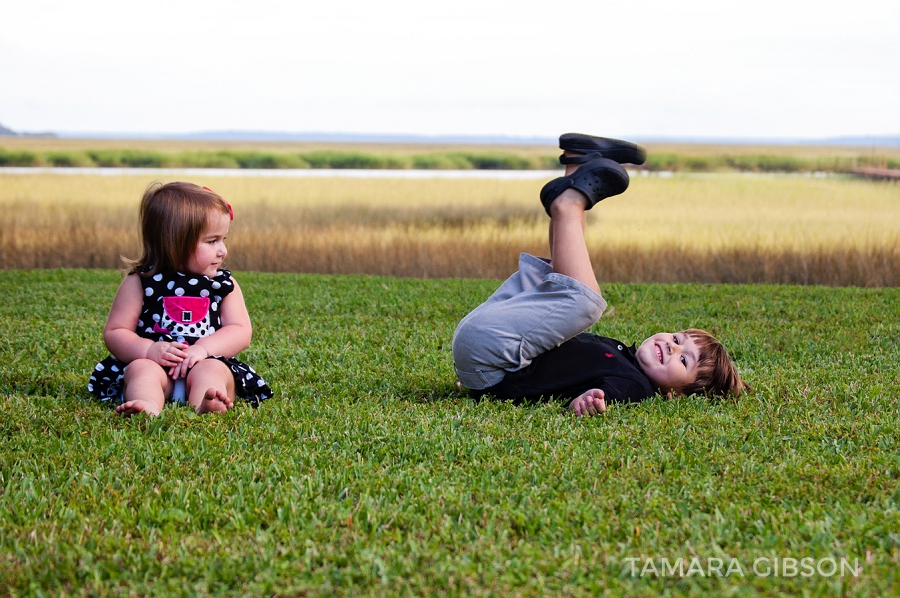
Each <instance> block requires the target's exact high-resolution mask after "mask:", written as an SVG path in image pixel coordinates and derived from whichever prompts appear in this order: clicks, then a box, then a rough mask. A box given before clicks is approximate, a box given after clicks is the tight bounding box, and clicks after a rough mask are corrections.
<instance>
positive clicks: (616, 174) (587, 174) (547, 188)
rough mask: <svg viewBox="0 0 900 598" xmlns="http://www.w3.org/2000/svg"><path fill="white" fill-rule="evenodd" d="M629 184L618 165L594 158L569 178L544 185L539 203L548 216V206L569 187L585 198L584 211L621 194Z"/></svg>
mask: <svg viewBox="0 0 900 598" xmlns="http://www.w3.org/2000/svg"><path fill="white" fill-rule="evenodd" d="M629 182H630V181H629V178H628V173H627V172H625V169H624V168H622V167H621V166H620V165H619V164H617V163H615V162H613V161H612V160H608V159H606V158H594V159H593V160H591V161H590V162H587V163H585V164H584V165H582V166H580V167H579V168H578V170H576V171H575V172H573V173H572V174H570V175H569V176H563V177H559V178H558V179H553V180H552V181H550V182H549V183H547V184H546V185H544V188H543V189H541V203H542V204H544V209H545V210H547V214H548V215H549V214H550V204H552V203H553V201H554V200H555V199H556V198H557V197H559V196H560V194H561V193H562V192H563V191H565V190H566V189H569V188H570V187H571V188H572V189H575V190H576V191H579V192H581V194H582V195H584V196H585V197H586V198H587V200H588V206H587V207H586V208H585V209H586V210H590V209H591V208H593V207H594V206H595V205H596V204H597V202H599V201H602V200H603V199H606V198H607V197H612V196H613V195H619V194H620V193H623V192H624V191H625V190H626V189H628V183H629Z"/></svg>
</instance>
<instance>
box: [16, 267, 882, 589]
mask: <svg viewBox="0 0 900 598" xmlns="http://www.w3.org/2000/svg"><path fill="white" fill-rule="evenodd" d="M238 279H239V280H240V282H241V284H242V287H243V288H244V292H245V295H246V297H247V301H248V307H249V309H250V314H251V316H252V317H253V321H254V325H255V335H254V342H253V345H252V346H251V348H250V349H249V350H247V351H246V352H245V353H244V354H243V358H244V359H245V360H246V361H248V362H249V363H251V364H253V365H255V366H256V367H257V369H259V370H260V371H261V372H262V373H263V375H265V377H266V378H267V379H268V380H269V381H270V382H271V384H272V386H273V388H275V390H276V397H275V398H273V399H271V400H269V401H267V402H265V403H264V404H263V405H262V406H261V407H260V408H259V409H258V410H253V409H251V408H249V407H247V406H245V405H239V406H238V407H237V408H236V409H234V410H232V411H231V412H229V413H227V414H225V415H222V416H206V417H198V416H196V415H194V414H193V413H192V412H190V411H189V410H188V409H185V408H178V407H173V406H168V407H167V408H166V409H165V411H164V412H163V415H162V416H160V417H157V418H148V417H145V416H139V417H135V418H133V419H131V420H123V419H120V418H118V417H117V416H115V414H114V413H112V412H111V410H109V409H108V408H107V407H105V406H103V405H100V404H98V403H97V402H95V401H93V400H92V399H91V398H90V396H89V395H88V394H87V392H86V390H85V389H84V387H85V384H86V381H87V374H88V372H89V370H90V368H91V367H92V365H93V364H94V362H96V361H97V360H98V359H100V358H101V357H103V356H104V355H105V349H104V347H103V343H102V340H101V337H100V330H101V327H102V325H103V321H104V318H105V316H106V311H107V309H108V307H109V304H110V301H111V299H112V296H113V294H114V292H115V289H116V286H117V284H118V281H119V276H118V274H116V273H115V272H113V271H109V270H48V271H2V272H0V293H2V295H0V296H2V298H3V299H2V301H0V326H2V331H3V334H2V337H0V338H2V340H0V388H2V392H3V394H4V397H3V398H4V400H3V401H2V403H0V474H2V476H0V491H2V497H0V579H2V580H3V582H4V586H3V588H4V591H3V593H4V594H10V595H123V594H135V595H149V594H170V593H176V594H183V595H184V594H186V595H202V596H205V595H234V594H251V595H279V596H305V595H354V596H356V595H428V594H447V595H463V594H465V595H525V596H532V595H564V596H568V595H571V596H594V595H602V594H609V595H629V596H632V595H646V596H656V595H659V594H661V593H667V594H671V595H682V594H705V593H709V594H717V595H724V594H728V595H738V596H744V595H746V596H756V595H783V594H793V595H840V596H879V595H884V594H888V593H896V592H897V590H898V583H900V574H898V571H900V569H898V564H900V512H898V504H900V485H898V478H900V437H898V433H897V430H898V423H900V415H898V409H897V397H898V394H900V378H898V367H897V364H898V362H900V289H896V288H883V289H860V288H852V287H850V288H828V287H816V286H810V287H797V286H774V285H752V286H751V285H685V284H669V285H662V284H614V285H606V286H605V287H604V295H605V296H606V297H607V299H608V300H609V302H610V304H611V305H612V306H613V307H614V308H615V309H614V311H613V312H612V314H610V315H609V316H607V317H604V319H603V320H601V322H600V324H599V325H598V326H597V327H596V329H595V331H596V332H600V333H603V334H607V335H609V336H613V337H615V338H620V339H623V340H626V341H628V342H634V341H640V340H642V339H643V338H645V337H646V336H648V335H649V334H651V333H652V332H655V331H657V330H660V329H680V328H684V327H688V326H697V327H702V328H707V329H709V330H710V331H712V332H713V333H714V334H716V335H718V336H719V337H720V338H721V339H722V340H723V341H724V342H725V344H726V345H727V346H728V347H729V348H730V350H731V352H732V354H733V355H734V357H735V359H736V361H737V363H738V365H739V367H740V369H741V371H742V373H743V375H744V377H745V378H746V379H747V380H748V381H749V382H750V384H752V385H753V386H754V388H755V390H754V391H753V392H751V393H750V394H749V395H748V396H746V397H745V398H742V399H740V400H737V401H734V400H729V401H724V402H716V401H711V400H707V399H702V398H688V399H683V400H664V399H661V398H658V399H653V400H650V401H647V402H645V403H643V404H641V405H637V406H633V407H628V408H625V407H613V408H612V409H611V410H610V411H608V412H607V413H606V414H605V415H603V416H599V417H595V418H590V419H588V418H585V419H577V418H575V417H572V416H571V415H570V414H569V413H567V412H566V411H565V410H564V409H562V408H561V407H560V406H559V405H557V404H553V403H549V404H543V405H513V404H509V403H501V402H494V401H489V400H488V401H481V402H477V401H473V400H472V399H470V398H469V397H468V396H467V395H466V394H465V393H463V392H461V391H459V390H457V389H456V387H455V385H454V377H453V375H452V359H451V354H450V350H449V345H450V339H451V335H452V332H453V328H454V326H455V324H456V322H457V321H458V320H459V318H461V317H462V316H463V315H464V314H465V313H466V312H467V311H468V310H470V309H471V308H473V307H474V306H475V305H477V304H478V303H479V302H480V301H482V300H483V299H485V298H486V297H487V295H488V294H489V293H490V292H491V291H492V290H493V288H494V287H495V285H496V284H497V281H496V280H463V279H445V280H437V279H432V280H413V279H398V278H387V277H370V276H321V275H302V274H263V273H243V274H242V273H240V272H239V273H238ZM679 558H682V559H683V561H684V562H685V565H684V570H685V572H686V575H684V576H683V577H682V576H680V575H677V574H671V575H668V574H665V573H666V570H665V568H664V567H663V566H662V564H663V561H662V559H666V562H668V563H675V562H676V561H677V559H679ZM694 558H696V559H698V561H697V562H698V563H702V569H701V571H702V572H703V573H707V575H704V574H700V573H698V572H697V568H696V567H695V568H694V569H693V573H690V574H688V572H689V571H690V570H689V567H688V564H687V563H689V562H692V561H691V559H694ZM804 558H806V559H810V560H809V562H810V563H814V565H813V566H814V567H815V566H818V570H817V571H816V570H814V573H813V575H804V574H803V573H808V571H809V570H808V569H802V568H798V569H797V570H796V572H795V573H794V574H793V575H791V571H792V570H791V569H790V559H796V560H797V562H798V563H799V562H801V561H802V559H804ZM709 559H722V561H723V562H724V563H725V566H723V567H721V569H720V570H719V571H721V573H722V574H723V575H721V576H720V575H718V574H716V570H715V569H714V568H713V569H710V567H709ZM758 559H762V561H758ZM648 560H649V562H650V563H651V565H653V567H654V568H655V569H656V570H657V571H658V572H659V571H661V572H660V573H659V574H657V575H654V574H653V573H652V572H649V571H645V574H644V575H641V574H640V573H641V571H642V570H644V569H646V563H647V562H648ZM845 561H846V562H849V563H851V564H853V563H855V564H856V566H857V569H855V572H856V573H857V574H856V575H854V574H851V573H849V572H848V571H847V570H844V571H843V573H844V574H843V575H841V574H840V573H841V571H840V570H839V571H838V573H837V574H833V575H827V573H829V572H830V571H831V565H830V564H829V563H832V562H833V563H837V564H838V565H840V564H841V563H842V562H845ZM635 562H636V563H637V565H636V567H635V568H636V572H635V574H634V575H632V570H631V568H630V566H629V564H630V563H631V564H633V563H635ZM733 562H737V563H738V565H739V566H740V567H741V569H742V573H743V574H742V575H739V574H737V573H736V572H735V571H734V569H733V568H732V574H730V575H727V576H726V575H724V573H725V572H726V569H727V567H728V565H729V564H730V563H733ZM758 562H761V563H763V564H762V565H760V566H757V571H759V573H760V574H757V573H755V572H754V565H755V564H756V563H758ZM776 563H780V564H781V569H779V573H778V574H774V573H773V568H774V565H775V564H776ZM785 563H788V567H787V570H785V569H784V564H785ZM767 571H768V572H769V575H768V576H764V575H762V573H765V572H767ZM823 572H824V573H823Z"/></svg>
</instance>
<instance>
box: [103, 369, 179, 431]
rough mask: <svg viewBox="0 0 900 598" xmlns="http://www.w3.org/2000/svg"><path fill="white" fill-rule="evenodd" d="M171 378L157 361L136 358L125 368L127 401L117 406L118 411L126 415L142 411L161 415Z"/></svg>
mask: <svg viewBox="0 0 900 598" xmlns="http://www.w3.org/2000/svg"><path fill="white" fill-rule="evenodd" d="M170 380H171V379H170V378H169V376H168V375H167V374H166V371H165V370H164V369H163V367H162V366H161V365H159V364H158V363H156V362H155V361H153V360H150V359H135V360H134V361H132V362H131V363H129V364H128V367H126V368H125V402H124V403H122V404H121V405H119V406H118V407H116V413H118V414H119V415H123V416H125V417H129V416H131V415H134V414H136V413H141V412H146V413H149V414H151V415H159V414H160V413H161V412H162V409H163V406H164V405H165V404H166V393H167V392H170V389H169V386H170V384H171V382H170Z"/></svg>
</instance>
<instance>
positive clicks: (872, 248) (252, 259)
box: [0, 174, 900, 286]
mask: <svg viewBox="0 0 900 598" xmlns="http://www.w3.org/2000/svg"><path fill="white" fill-rule="evenodd" d="M149 182H150V179H148V178H145V177H140V176H121V177H106V176H57V175H48V174H44V175H12V174H4V175H0V206H2V207H3V210H2V213H0V267H2V268H6V269H9V268H55V267H98V268H117V267H120V264H121V261H120V256H123V255H125V256H134V255H136V253H137V252H138V247H137V237H136V228H137V214H136V212H137V203H138V198H139V197H140V195H141V193H142V192H143V189H144V187H145V186H146V185H147V184H148V183H149ZM196 182H198V183H201V184H205V185H208V186H210V187H212V188H213V189H216V190H217V191H218V192H220V193H222V194H223V195H224V196H225V197H226V198H228V199H229V201H231V203H232V204H234V206H235V209H236V210H237V220H236V221H235V224H234V227H233V230H232V236H231V240H230V251H231V253H230V255H229V258H228V264H229V266H230V267H232V268H233V269H235V270H259V271H270V272H314V273H348V274H349V273H354V274H382V275H395V276H412V277H462V278H472V277H487V278H501V277H504V276H506V275H508V274H509V273H510V272H511V271H512V269H514V267H515V264H516V258H517V256H518V253H519V252H520V251H528V252H531V253H535V254H540V255H543V254H545V253H546V251H547V249H546V247H547V245H546V243H547V242H546V227H547V217H546V215H545V214H544V212H543V209H542V207H541V206H540V205H539V203H538V202H537V201H536V199H535V198H536V197H537V195H538V192H539V190H540V187H541V182H540V181H529V180H519V181H510V180H472V179H468V180H467V179H450V180H447V179H423V180H403V179H363V180H360V179H339V178H326V179H318V178H317V179H266V178H252V177H251V178H227V177H222V178H214V177H205V178H203V180H197V181H196ZM898 221H900V185H898V184H896V183H878V182H868V181H859V180H852V179H845V178H840V177H826V178H817V177H804V176H772V175H676V176H673V177H669V178H666V177H656V176H641V175H639V174H636V175H635V176H634V177H633V181H632V184H631V187H630V189H629V190H628V192H627V193H626V194H625V195H623V196H621V197H616V198H611V199H608V200H606V201H604V202H603V203H602V204H600V205H599V206H597V207H596V208H595V209H594V210H593V211H591V212H590V213H589V224H588V228H587V239H588V246H589V251H590V252H591V255H592V259H593V261H594V265H595V269H596V272H597V275H598V277H599V278H600V280H601V281H603V282H617V281H630V282H740V283H747V282H779V283H796V284H828V285H842V286H843V285H855V286H898V285H900V272H898V268H897V264H898V258H900V243H898V228H897V226H896V222H898Z"/></svg>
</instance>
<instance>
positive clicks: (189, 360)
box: [169, 343, 209, 380]
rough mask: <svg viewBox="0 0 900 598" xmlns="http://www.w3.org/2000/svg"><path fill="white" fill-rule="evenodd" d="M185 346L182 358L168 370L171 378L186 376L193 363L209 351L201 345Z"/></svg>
mask: <svg viewBox="0 0 900 598" xmlns="http://www.w3.org/2000/svg"><path fill="white" fill-rule="evenodd" d="M178 344H181V343H178ZM185 347H186V349H185V350H184V360H183V361H182V362H181V363H179V364H177V365H175V366H174V367H172V368H171V369H170V370H169V375H170V376H172V379H173V380H178V379H179V378H187V375H188V372H189V371H190V369H191V368H192V367H194V365H196V364H198V363H200V362H201V361H203V360H204V359H206V358H207V357H209V352H208V351H207V350H206V349H204V348H203V347H201V346H198V345H191V346H189V347H188V346H187V345H185Z"/></svg>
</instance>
